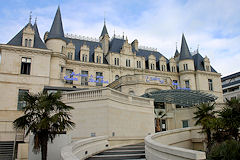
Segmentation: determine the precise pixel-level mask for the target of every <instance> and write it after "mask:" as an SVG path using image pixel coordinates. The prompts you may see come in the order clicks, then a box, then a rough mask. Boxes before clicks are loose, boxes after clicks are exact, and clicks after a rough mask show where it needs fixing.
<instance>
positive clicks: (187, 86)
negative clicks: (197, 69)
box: [185, 80, 190, 88]
mask: <svg viewBox="0 0 240 160" xmlns="http://www.w3.org/2000/svg"><path fill="white" fill-rule="evenodd" d="M185 87H186V88H190V85H189V80H187V81H185Z"/></svg>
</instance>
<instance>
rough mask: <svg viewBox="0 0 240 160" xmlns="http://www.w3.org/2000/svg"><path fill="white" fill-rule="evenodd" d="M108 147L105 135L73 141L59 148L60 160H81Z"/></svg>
mask: <svg viewBox="0 0 240 160" xmlns="http://www.w3.org/2000/svg"><path fill="white" fill-rule="evenodd" d="M107 149H109V142H108V137H107V136H100V137H93V138H87V139H82V140H79V141H76V142H73V143H71V144H69V145H67V146H65V147H63V148H62V149H61V160H82V159H86V158H88V157H90V156H92V155H94V154H97V153H99V152H102V151H104V150H107Z"/></svg>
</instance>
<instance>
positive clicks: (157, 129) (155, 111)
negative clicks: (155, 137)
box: [154, 109, 166, 132]
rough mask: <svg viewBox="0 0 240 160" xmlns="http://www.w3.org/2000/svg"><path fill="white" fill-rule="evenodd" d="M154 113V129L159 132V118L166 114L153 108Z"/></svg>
mask: <svg viewBox="0 0 240 160" xmlns="http://www.w3.org/2000/svg"><path fill="white" fill-rule="evenodd" d="M154 113H155V116H156V118H155V119H156V127H155V131H156V132H160V131H161V127H160V124H161V119H162V118H163V117H164V116H165V115H166V113H165V114H163V111H161V110H159V109H158V110H157V109H154Z"/></svg>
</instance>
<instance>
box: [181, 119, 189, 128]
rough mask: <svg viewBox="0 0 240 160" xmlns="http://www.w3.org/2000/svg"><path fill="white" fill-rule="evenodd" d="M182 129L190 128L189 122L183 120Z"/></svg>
mask: <svg viewBox="0 0 240 160" xmlns="http://www.w3.org/2000/svg"><path fill="white" fill-rule="evenodd" d="M182 127H183V128H186V127H189V126H188V120H183V121H182Z"/></svg>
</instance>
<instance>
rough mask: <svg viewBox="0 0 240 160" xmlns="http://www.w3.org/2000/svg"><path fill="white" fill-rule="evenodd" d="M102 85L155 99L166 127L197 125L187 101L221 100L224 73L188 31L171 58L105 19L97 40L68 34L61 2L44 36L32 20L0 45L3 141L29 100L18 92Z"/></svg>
mask: <svg viewBox="0 0 240 160" xmlns="http://www.w3.org/2000/svg"><path fill="white" fill-rule="evenodd" d="M104 87H109V88H111V90H116V91H114V92H119V93H120V92H121V93H123V94H124V95H130V96H133V97H139V96H143V97H150V98H154V99H155V103H154V104H155V108H156V109H160V110H163V111H164V112H165V113H168V114H167V115H166V116H165V117H163V121H162V127H161V129H162V130H168V129H174V128H181V127H188V126H193V125H194V122H193V120H192V116H193V108H189V107H188V106H194V105H195V104H199V103H201V102H203V101H206V102H207V101H213V100H216V103H218V104H221V103H222V102H223V97H222V85H221V74H220V73H218V72H217V71H216V70H214V68H213V67H212V66H211V63H210V60H209V58H208V57H207V56H206V57H202V55H201V54H200V53H199V52H198V50H197V51H195V52H192V53H191V52H190V51H189V48H188V45H187V41H186V38H185V36H184V34H183V35H182V43H181V49H180V52H179V51H178V50H177V49H176V52H175V53H173V57H171V58H169V59H168V58H166V57H165V56H164V55H162V54H161V53H159V52H158V51H157V50H155V49H152V48H148V47H141V46H139V42H138V40H137V39H135V40H134V41H133V42H129V41H128V39H127V36H126V37H125V36H122V37H119V36H116V35H113V36H112V37H111V38H110V35H109V34H108V31H107V26H106V24H105V22H104V26H103V29H102V32H101V34H100V36H99V39H98V40H96V39H90V38H86V37H80V36H74V35H70V34H64V29H63V23H62V18H61V13H60V8H59V7H58V9H57V12H56V15H55V17H54V20H53V23H52V26H51V29H50V31H49V32H46V33H45V35H44V40H42V39H41V37H40V35H39V32H38V26H37V23H36V22H35V23H34V24H33V25H32V23H31V21H29V23H27V24H26V26H24V27H23V29H22V30H21V31H19V32H18V33H17V34H16V35H15V36H14V37H13V38H12V39H11V40H10V41H9V42H8V43H7V44H0V90H1V95H0V124H1V126H3V127H1V130H0V141H1V140H2V141H3V140H4V138H6V136H10V134H8V133H10V130H11V123H12V121H13V120H14V119H16V117H18V116H20V115H21V114H22V112H21V110H22V107H23V106H24V105H25V102H23V101H21V99H20V98H19V97H20V96H21V95H22V94H23V93H24V92H33V93H37V92H39V91H41V90H43V89H46V90H49V91H56V90H62V91H75V92H77V91H81V92H84V91H85V90H86V91H87V90H91V89H100V90H101V89H102V88H104ZM163 92H164V93H163ZM151 93H155V94H157V95H158V96H157V97H158V98H156V96H155V97H154V96H152V95H154V94H151ZM198 96H202V97H200V98H199V97H198ZM159 97H162V98H159ZM206 97H207V98H209V99H206ZM86 104H87V103H86ZM89 105H91V104H89ZM174 121H175V122H174ZM6 128H7V129H6ZM8 129H9V131H8V132H6V130H8ZM11 133H12V132H11ZM1 135H4V136H1Z"/></svg>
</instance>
